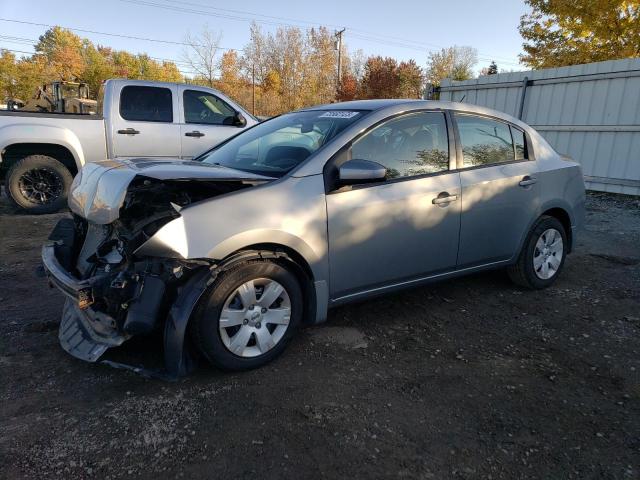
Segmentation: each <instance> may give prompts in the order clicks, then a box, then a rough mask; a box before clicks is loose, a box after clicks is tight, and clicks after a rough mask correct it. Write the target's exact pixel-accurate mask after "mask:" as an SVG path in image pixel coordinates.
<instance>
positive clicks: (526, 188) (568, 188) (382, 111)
mask: <svg viewBox="0 0 640 480" xmlns="http://www.w3.org/2000/svg"><path fill="white" fill-rule="evenodd" d="M584 199H585V191H584V183H583V179H582V173H581V169H580V166H579V164H578V163H576V162H574V161H571V160H570V159H568V158H565V157H563V156H561V155H559V154H558V153H556V152H555V151H554V150H553V149H552V148H551V147H550V146H549V144H548V143H547V142H546V141H545V140H544V139H543V138H542V137H541V136H540V135H539V134H538V133H537V132H536V131H535V130H534V129H532V128H531V127H529V126H528V125H526V124H524V123H522V122H521V121H519V120H517V119H516V118H513V117H511V116H509V115H505V114H503V113H500V112H496V111H493V110H488V109H485V108H481V107H477V106H472V105H465V104H460V103H447V102H432V101H411V100H370V101H356V102H348V103H340V104H332V105H324V106H318V107H314V108H308V109H305V110H301V111H297V112H292V113H288V114H285V115H281V116H279V117H276V118H272V119H270V120H267V121H265V122H263V123H261V124H258V125H257V126H254V127H252V128H250V129H248V130H246V131H244V132H243V133H241V134H239V135H237V136H235V137H233V138H231V139H229V140H227V141H226V142H224V143H222V144H221V145H218V146H217V147H215V148H214V149H212V150H211V151H209V152H207V153H205V154H204V155H202V156H201V157H200V158H198V159H196V161H191V162H186V161H180V160H167V161H157V160H148V159H133V160H121V161H105V162H97V163H94V164H89V165H87V167H85V169H84V170H83V171H82V172H81V173H80V174H79V175H78V176H77V177H76V179H75V180H74V183H73V186H72V189H71V192H70V200H69V205H70V208H71V211H72V212H73V219H66V220H64V221H62V222H61V224H59V225H58V226H57V227H56V230H55V231H54V232H53V233H52V235H51V240H50V242H49V243H47V245H45V246H44V247H43V261H44V264H45V267H46V270H47V272H48V275H49V278H50V280H51V282H52V283H53V284H54V285H55V286H57V287H58V288H59V289H60V290H61V291H62V292H63V293H64V294H65V295H66V296H67V297H68V299H67V302H66V305H65V308H64V311H63V316H62V322H61V328H60V335H59V336H60V342H61V344H62V346H63V347H64V348H65V349H66V350H67V351H68V352H69V353H71V354H72V355H74V356H76V357H78V358H81V359H83V360H87V361H96V360H98V359H99V358H100V357H101V356H102V354H103V353H104V352H105V351H106V350H107V349H108V348H110V347H113V346H117V345H120V344H121V343H123V342H124V341H126V340H127V339H128V338H130V337H131V336H133V335H142V334H148V333H151V332H152V331H154V330H156V329H160V328H162V329H163V332H164V347H163V348H164V355H165V362H166V368H167V370H168V372H169V374H170V375H172V376H177V375H181V374H184V373H186V372H187V371H188V370H189V369H190V368H191V366H192V365H193V364H194V362H193V361H192V360H193V359H194V358H195V357H198V356H201V357H204V358H205V359H207V360H208V361H209V362H211V363H212V364H214V365H216V366H218V367H221V368H223V369H229V370H241V369H248V368H254V367H257V366H260V365H263V364H264V363H266V362H268V361H270V360H272V359H274V358H275V357H276V356H277V355H279V354H280V353H281V352H282V351H283V350H284V349H285V347H286V345H287V343H288V342H289V340H290V339H291V338H292V336H293V335H294V333H295V332H296V330H297V329H298V327H300V326H301V325H302V324H305V323H306V324H313V323H319V322H322V321H324V320H325V319H326V318H327V310H328V309H329V308H330V307H333V306H336V305H341V304H344V303H347V302H352V301H356V300H363V299H366V298H369V297H371V296H373V295H380V294H385V293H388V292H391V291H394V290H397V289H401V288H407V287H416V286H420V285H424V284H426V283H429V282H433V281H437V280H441V279H446V278H451V277H456V276H460V275H464V274H468V273H471V272H477V271H480V270H486V269H495V268H505V269H506V270H507V272H508V274H509V275H510V277H511V278H512V279H513V281H514V282H516V283H517V284H518V285H521V286H523V287H527V288H534V289H538V288H545V287H548V286H549V285H551V284H552V283H553V282H554V281H555V280H556V278H557V277H558V275H559V274H560V272H561V270H562V267H563V264H564V262H565V258H566V255H567V253H569V252H570V251H571V248H572V246H573V245H574V243H575V235H576V229H577V228H578V227H580V225H581V224H582V222H583V216H584Z"/></svg>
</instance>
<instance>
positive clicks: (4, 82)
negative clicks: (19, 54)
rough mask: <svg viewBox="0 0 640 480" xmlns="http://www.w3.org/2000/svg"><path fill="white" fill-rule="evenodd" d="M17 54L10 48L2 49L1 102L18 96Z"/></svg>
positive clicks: (0, 72)
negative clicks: (9, 49)
mask: <svg viewBox="0 0 640 480" xmlns="http://www.w3.org/2000/svg"><path fill="white" fill-rule="evenodd" d="M17 69H18V66H17V63H16V56H15V55H14V54H13V53H11V52H10V51H8V50H0V102H2V103H4V102H5V101H6V100H7V99H9V98H15V97H17V89H16V75H17Z"/></svg>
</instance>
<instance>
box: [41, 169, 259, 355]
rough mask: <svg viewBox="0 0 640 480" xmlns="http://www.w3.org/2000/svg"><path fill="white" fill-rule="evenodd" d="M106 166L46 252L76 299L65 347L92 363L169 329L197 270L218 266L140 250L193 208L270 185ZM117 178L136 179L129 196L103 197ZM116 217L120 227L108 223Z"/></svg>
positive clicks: (64, 330) (58, 281)
mask: <svg viewBox="0 0 640 480" xmlns="http://www.w3.org/2000/svg"><path fill="white" fill-rule="evenodd" d="M99 163H100V162H99ZM99 163H98V164H97V165H98V166H97V169H96V167H93V165H92V167H93V170H90V171H88V172H83V174H82V175H81V176H82V177H83V178H81V179H80V180H78V179H76V181H74V186H73V187H72V192H71V198H72V201H70V206H71V209H72V212H73V215H72V218H67V219H63V220H61V221H60V222H59V223H58V225H56V227H55V229H54V230H53V232H52V233H51V235H50V237H49V243H48V244H47V245H45V246H44V247H43V262H44V265H45V269H46V271H47V273H48V276H49V279H50V282H51V283H52V284H53V285H55V286H57V287H58V288H60V289H61V290H62V291H63V293H65V294H66V295H67V297H69V299H68V300H67V303H66V304H65V310H64V312H63V318H62V323H61V328H60V334H59V337H60V342H61V344H62V346H63V348H65V350H67V351H68V352H69V353H70V354H72V355H73V356H76V357H78V358H81V359H83V360H87V361H92V362H93V361H96V360H97V359H98V358H99V357H100V356H101V355H102V353H104V351H106V350H107V349H108V348H110V347H112V346H116V345H120V344H121V343H123V342H124V341H125V340H127V339H128V338H130V337H131V336H133V335H138V334H149V333H151V332H153V331H154V330H156V329H157V328H159V327H161V326H162V325H163V321H164V320H166V318H167V315H168V313H169V310H170V309H171V308H172V306H173V304H174V302H175V300H176V298H177V297H178V294H179V290H180V288H181V286H183V285H184V284H185V283H186V282H188V281H189V280H190V279H191V278H192V277H193V276H194V273H195V272H196V271H205V272H208V270H209V269H210V268H211V266H212V261H211V260H210V259H206V260H204V259H203V260H194V259H190V260H185V259H180V258H167V257H163V256H158V257H153V256H142V255H137V254H136V251H137V250H138V248H139V247H140V246H141V245H143V244H144V243H145V242H146V241H147V240H148V239H149V238H151V237H152V236H153V235H154V234H155V233H156V232H157V231H158V229H160V228H161V227H162V226H163V225H165V224H167V223H168V222H170V221H171V220H173V219H175V218H177V217H179V216H180V211H181V210H182V209H184V208H187V207H188V206H189V205H192V204H194V203H197V202H201V201H205V200H208V199H211V198H214V197H216V196H219V195H224V194H229V193H232V192H234V191H238V190H241V189H245V188H251V187H252V185H256V184H259V183H263V182H264V181H263V180H261V179H244V178H240V179H237V178H229V176H227V175H223V178H203V177H204V175H202V172H201V171H200V172H196V173H200V175H199V176H198V178H196V179H187V178H178V179H174V178H163V177H168V176H170V172H169V173H167V170H168V169H170V168H171V164H169V163H167V162H164V163H162V162H155V165H156V166H157V169H156V172H155V173H158V172H160V173H159V174H158V175H155V176H149V175H146V174H147V173H149V174H153V173H154V172H153V168H150V166H149V164H145V165H142V166H140V165H135V164H134V165H133V167H132V166H130V165H128V164H127V163H126V162H121V164H120V165H118V164H117V162H114V161H109V162H108V164H107V165H103V166H101V165H99ZM149 163H151V162H149ZM200 168H201V169H202V167H200ZM100 169H101V171H100ZM139 169H145V171H144V174H140V172H138V171H137V170H139ZM204 170H205V171H210V172H211V173H212V175H211V176H213V177H219V176H220V173H223V174H227V173H228V172H227V170H228V169H219V168H216V167H213V168H211V167H204ZM221 170H222V172H221ZM183 171H184V170H183ZM110 172H111V174H110ZM132 173H135V174H132ZM114 174H115V176H117V177H118V178H117V180H120V181H121V180H122V178H123V174H124V175H125V176H127V177H130V180H129V182H128V184H127V185H126V186H125V188H124V189H123V190H122V191H123V195H119V194H118V189H122V184H121V183H120V182H118V184H117V188H115V187H114V188H107V189H106V190H104V191H103V192H102V193H101V187H104V185H101V183H102V184H104V183H105V182H106V183H107V186H108V183H109V182H110V179H111V178H113V177H114ZM79 177H80V175H79ZM154 177H160V178H154ZM107 194H108V195H111V196H110V197H109V196H107ZM114 194H116V195H115V196H114ZM109 198H110V199H112V202H111V204H109V201H107V200H108V199H109ZM87 202H91V205H87ZM96 212H97V213H98V215H96ZM84 213H88V214H87V215H86V216H84V215H83V214H84ZM92 214H93V215H92ZM87 217H88V218H87ZM110 218H114V220H113V221H111V222H109V223H102V220H105V219H110ZM96 220H98V221H96Z"/></svg>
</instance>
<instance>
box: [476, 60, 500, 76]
mask: <svg viewBox="0 0 640 480" xmlns="http://www.w3.org/2000/svg"><path fill="white" fill-rule="evenodd" d="M497 73H498V65H497V64H496V62H494V61H493V60H492V61H491V63H490V64H489V66H488V67H484V68H483V69H482V70H480V76H487V75H496V74H497Z"/></svg>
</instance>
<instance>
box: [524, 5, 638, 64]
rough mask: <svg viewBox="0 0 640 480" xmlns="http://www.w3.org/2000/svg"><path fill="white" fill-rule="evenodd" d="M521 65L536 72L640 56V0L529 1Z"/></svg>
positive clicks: (525, 16) (525, 18) (525, 19)
mask: <svg viewBox="0 0 640 480" xmlns="http://www.w3.org/2000/svg"><path fill="white" fill-rule="evenodd" d="M526 3H527V4H528V5H529V6H530V7H531V9H532V11H531V12H530V13H528V14H525V15H523V16H522V17H521V18H520V27H519V30H520V35H522V38H524V40H525V42H524V44H523V48H524V51H525V54H524V55H520V60H521V61H522V62H523V63H525V64H526V65H528V66H529V67H531V68H552V67H560V66H563V65H576V64H580V63H589V62H600V61H604V60H613V59H619V58H632V57H640V2H639V1H638V0H588V1H581V2H576V1H573V0H526Z"/></svg>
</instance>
